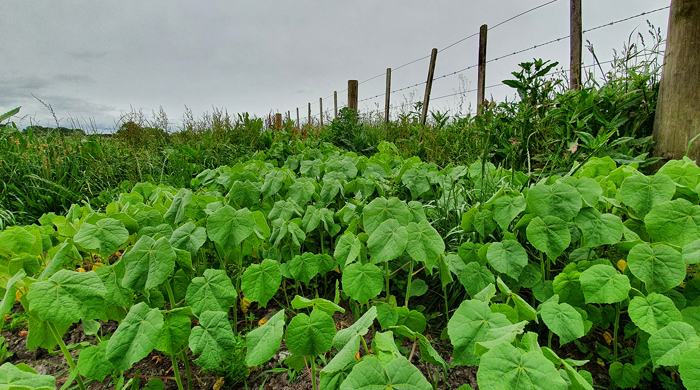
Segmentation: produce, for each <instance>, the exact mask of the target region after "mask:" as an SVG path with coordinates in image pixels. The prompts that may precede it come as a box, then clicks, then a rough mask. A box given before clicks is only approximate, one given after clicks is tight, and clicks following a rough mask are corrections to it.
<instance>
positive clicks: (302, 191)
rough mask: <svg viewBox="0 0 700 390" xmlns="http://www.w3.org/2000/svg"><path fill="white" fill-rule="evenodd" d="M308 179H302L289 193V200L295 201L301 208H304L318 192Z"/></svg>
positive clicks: (291, 187)
mask: <svg viewBox="0 0 700 390" xmlns="http://www.w3.org/2000/svg"><path fill="white" fill-rule="evenodd" d="M305 180H308V179H301V180H297V181H296V182H294V184H292V185H291V186H290V187H289V190H288V191H287V200H293V201H294V202H295V203H296V204H298V205H299V206H303V205H305V204H307V203H309V201H310V200H311V197H312V196H313V194H314V193H315V192H316V187H314V184H313V183H312V182H311V181H305Z"/></svg>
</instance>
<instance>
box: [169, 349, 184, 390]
mask: <svg viewBox="0 0 700 390" xmlns="http://www.w3.org/2000/svg"><path fill="white" fill-rule="evenodd" d="M170 361H171V363H172V364H173V373H174V374H175V382H176V383H177V388H178V389H179V390H185V389H184V388H183V387H182V379H181V378H180V369H179V368H178V367H177V358H176V357H175V353H171V354H170Z"/></svg>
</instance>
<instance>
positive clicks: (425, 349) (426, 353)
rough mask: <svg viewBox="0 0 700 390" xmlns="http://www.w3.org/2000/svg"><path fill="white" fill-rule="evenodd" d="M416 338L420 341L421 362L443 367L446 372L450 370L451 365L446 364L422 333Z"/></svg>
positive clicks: (417, 334)
mask: <svg viewBox="0 0 700 390" xmlns="http://www.w3.org/2000/svg"><path fill="white" fill-rule="evenodd" d="M415 335H416V338H417V339H418V347H419V348H420V354H421V357H420V360H422V361H426V362H428V363H430V364H434V365H436V366H440V367H442V368H443V369H444V370H445V371H447V370H448V369H449V367H450V366H449V365H448V364H447V362H445V359H443V358H442V356H440V354H439V353H438V352H437V351H436V350H435V348H433V345H432V344H430V340H428V339H427V338H426V337H425V336H423V335H422V334H420V333H416V334H415Z"/></svg>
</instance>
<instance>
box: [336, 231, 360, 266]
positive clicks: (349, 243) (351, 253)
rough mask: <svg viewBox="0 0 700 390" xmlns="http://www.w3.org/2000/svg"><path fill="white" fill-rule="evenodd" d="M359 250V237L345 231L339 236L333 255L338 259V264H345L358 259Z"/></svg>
mask: <svg viewBox="0 0 700 390" xmlns="http://www.w3.org/2000/svg"><path fill="white" fill-rule="evenodd" d="M361 250H362V242H361V241H360V239H359V238H357V237H355V235H354V234H352V233H350V232H346V233H345V234H343V235H342V236H340V239H339V240H338V243H337V244H336V246H335V253H334V254H333V256H334V257H335V259H336V260H338V263H339V264H342V265H345V266H347V265H349V264H351V263H353V262H354V261H355V260H357V259H358V256H359V255H360V251H361Z"/></svg>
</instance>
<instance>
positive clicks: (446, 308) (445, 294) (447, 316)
mask: <svg viewBox="0 0 700 390" xmlns="http://www.w3.org/2000/svg"><path fill="white" fill-rule="evenodd" d="M442 296H443V298H445V322H447V321H449V320H450V308H449V306H448V304H447V286H445V285H442Z"/></svg>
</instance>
